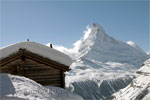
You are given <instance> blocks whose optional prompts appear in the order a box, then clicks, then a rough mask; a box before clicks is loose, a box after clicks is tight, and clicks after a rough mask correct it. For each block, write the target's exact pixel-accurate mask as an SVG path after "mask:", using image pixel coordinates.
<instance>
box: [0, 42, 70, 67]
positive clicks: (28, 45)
mask: <svg viewBox="0 0 150 100" xmlns="http://www.w3.org/2000/svg"><path fill="white" fill-rule="evenodd" d="M20 48H21V49H26V50H28V51H30V52H33V53H35V54H39V55H40V56H43V57H46V58H49V59H51V60H54V61H57V62H59V63H61V64H64V65H66V66H70V65H71V64H72V59H71V58H70V57H69V56H68V55H65V54H64V53H62V52H60V51H57V50H56V49H53V48H50V47H47V46H45V45H42V44H39V43H35V42H19V43H16V44H12V45H10V46H7V47H4V48H0V53H1V54H0V59H3V58H5V57H7V56H9V55H11V54H13V53H16V52H17V51H18V50H19V49H20Z"/></svg>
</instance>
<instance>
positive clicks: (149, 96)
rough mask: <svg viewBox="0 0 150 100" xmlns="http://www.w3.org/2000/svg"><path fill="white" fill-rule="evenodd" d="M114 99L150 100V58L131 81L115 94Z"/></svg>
mask: <svg viewBox="0 0 150 100" xmlns="http://www.w3.org/2000/svg"><path fill="white" fill-rule="evenodd" d="M113 98H114V100H150V59H149V60H147V61H146V62H145V63H144V65H143V66H142V67H141V68H140V69H139V70H138V71H137V72H136V75H135V76H134V78H133V79H132V81H131V83H130V84H129V85H128V86H127V87H126V88H124V89H121V90H120V91H118V92H117V93H115V94H113Z"/></svg>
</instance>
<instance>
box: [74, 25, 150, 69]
mask: <svg viewBox="0 0 150 100" xmlns="http://www.w3.org/2000/svg"><path fill="white" fill-rule="evenodd" d="M128 43H129V42H128ZM128 43H124V42H121V41H119V40H117V39H114V38H113V37H110V36H108V35H107V34H106V32H105V31H104V29H103V27H102V26H101V25H99V24H97V23H93V24H92V25H91V26H88V27H87V31H85V34H84V37H83V38H82V39H81V40H80V46H79V49H78V51H79V56H78V58H77V59H83V58H85V59H91V60H95V61H100V62H110V61H112V62H118V63H128V64H132V65H134V66H136V67H139V66H140V65H141V64H142V63H143V62H144V61H145V60H146V59H147V58H148V56H147V54H146V53H145V52H144V51H143V50H142V49H140V47H138V46H137V45H136V46H135V43H134V46H133V45H130V44H128ZM130 43H131V42H130Z"/></svg>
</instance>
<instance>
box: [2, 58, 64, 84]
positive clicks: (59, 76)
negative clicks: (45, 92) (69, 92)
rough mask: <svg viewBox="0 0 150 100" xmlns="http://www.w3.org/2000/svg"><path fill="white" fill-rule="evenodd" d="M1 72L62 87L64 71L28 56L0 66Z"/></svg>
mask: <svg viewBox="0 0 150 100" xmlns="http://www.w3.org/2000/svg"><path fill="white" fill-rule="evenodd" d="M0 72H1V73H10V74H14V75H20V76H25V77H27V78H30V79H32V80H34V81H36V82H38V83H40V84H42V85H46V86H58V87H64V86H65V84H64V72H63V71H62V70H60V69H56V68H55V67H53V65H52V66H48V65H45V64H41V63H39V62H36V61H34V60H31V59H29V58H24V60H22V58H19V59H16V60H14V61H12V62H10V63H8V64H6V65H4V66H1V67H0Z"/></svg>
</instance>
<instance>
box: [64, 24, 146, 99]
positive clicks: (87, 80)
mask: <svg viewBox="0 0 150 100" xmlns="http://www.w3.org/2000/svg"><path fill="white" fill-rule="evenodd" d="M73 50H76V53H75V54H73V55H74V58H73V59H74V62H73V64H72V65H71V69H72V70H70V71H69V72H67V73H66V74H67V75H66V84H67V87H68V88H69V89H70V90H71V91H73V92H75V93H77V94H79V95H81V96H82V97H83V98H84V99H85V100H90V99H92V100H99V99H106V98H108V97H109V96H110V95H111V94H113V93H114V92H116V91H118V90H119V89H120V88H124V87H125V86H126V85H128V84H129V83H130V81H131V78H132V76H133V75H134V72H135V70H137V69H138V68H139V67H140V66H141V65H142V63H143V62H144V61H145V60H146V59H148V56H147V55H146V53H143V51H142V50H140V49H139V48H138V49H137V48H135V47H133V46H130V45H129V44H127V43H124V42H121V41H119V40H116V39H114V38H112V37H110V36H108V35H107V34H106V33H105V31H104V29H103V28H102V26H100V25H98V24H96V23H93V24H92V25H91V26H89V27H88V28H87V31H85V34H84V37H83V38H81V39H80V40H79V41H77V42H76V43H75V47H74V48H73ZM71 56H72V54H71ZM120 83H121V84H120Z"/></svg>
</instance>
